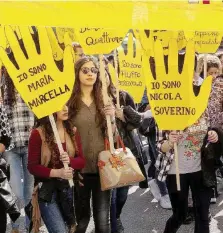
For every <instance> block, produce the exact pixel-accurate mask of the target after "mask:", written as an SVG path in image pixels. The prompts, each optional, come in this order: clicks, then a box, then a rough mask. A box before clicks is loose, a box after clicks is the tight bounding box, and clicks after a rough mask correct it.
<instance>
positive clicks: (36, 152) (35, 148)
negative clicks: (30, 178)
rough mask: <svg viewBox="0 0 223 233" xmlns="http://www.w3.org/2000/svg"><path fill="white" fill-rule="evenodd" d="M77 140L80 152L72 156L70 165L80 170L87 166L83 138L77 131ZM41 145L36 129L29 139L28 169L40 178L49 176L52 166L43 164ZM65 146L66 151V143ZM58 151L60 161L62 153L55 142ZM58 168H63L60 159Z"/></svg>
mask: <svg viewBox="0 0 223 233" xmlns="http://www.w3.org/2000/svg"><path fill="white" fill-rule="evenodd" d="M75 140H76V144H77V148H78V153H77V154H76V157H70V165H71V167H72V168H73V169H76V170H80V169H82V168H83V167H84V166H85V159H84V156H83V151H82V145H81V139H80V135H79V134H78V133H77V132H76V134H75ZM41 145H42V139H41V137H40V134H39V132H38V130H36V129H34V130H33V131H32V133H31V136H30V139H29V147H28V170H29V172H30V173H31V174H32V175H34V176H36V177H39V178H49V177H50V172H51V169H52V167H51V166H50V164H49V166H48V167H45V166H43V165H41ZM62 145H63V148H64V150H65V151H66V144H65V143H63V144H62ZM55 147H56V149H57V150H56V151H57V152H58V153H56V154H57V156H58V161H60V153H59V149H58V146H57V144H55ZM55 168H56V169H60V168H63V163H62V162H61V161H60V162H59V163H58V164H56V166H55Z"/></svg>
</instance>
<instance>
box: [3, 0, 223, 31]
mask: <svg viewBox="0 0 223 233" xmlns="http://www.w3.org/2000/svg"><path fill="white" fill-rule="evenodd" d="M200 2H202V1H200ZM83 13H84V15H83ZM12 16H13V17H12ZM105 17H106V18H105ZM210 17H211V18H210ZM222 18H223V3H222V0H211V4H190V3H188V0H179V1H170V0H162V1H157V0H153V1H152V0H144V1H140V2H139V1H129V0H122V1H120V0H113V1H106V0H100V1H96V0H91V1H85V0H82V1H80V0H79V1H75V0H72V1H71V0H70V1H52V0H48V1H40V0H38V1H37V0H36V1H20V0H14V1H1V2H0V22H1V24H11V25H37V26H40V25H42V26H60V27H73V28H82V27H89V28H93V27H95V28H97V27H100V28H101V27H103V28H126V29H130V28H132V29H134V28H137V29H145V28H148V29H154V30H162V29H165V30H198V31H207V30H212V31H215V30H217V31H218V30H220V31H221V30H223V25H222V24H221V23H213V22H220V20H221V19H222Z"/></svg>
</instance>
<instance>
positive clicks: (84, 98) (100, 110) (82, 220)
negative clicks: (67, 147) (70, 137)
mask: <svg viewBox="0 0 223 233" xmlns="http://www.w3.org/2000/svg"><path fill="white" fill-rule="evenodd" d="M75 75H76V81H75V85H74V89H73V93H72V95H71V98H70V101H69V103H68V106H69V112H70V119H71V121H72V122H73V124H74V125H75V126H76V127H77V129H78V131H79V132H80V135H81V139H82V147H83V153H84V156H85V159H86V166H85V168H84V169H82V176H83V180H82V181H81V182H82V183H83V186H79V187H77V192H78V205H79V207H78V215H77V218H78V226H77V233H84V232H86V230H87V227H88V223H89V221H90V216H91V207H90V199H91V195H92V204H93V217H94V222H95V232H97V233H109V232H110V231H111V229H110V220H109V212H110V196H111V192H110V190H108V191H101V185H100V178H99V171H98V166H97V163H98V155H99V153H100V152H101V151H103V150H104V139H105V137H106V121H105V116H106V115H109V116H111V118H112V123H113V130H115V125H114V120H115V108H114V106H113V105H107V106H104V105H103V99H102V90H101V81H100V78H99V70H98V67H97V64H96V62H95V61H94V60H93V59H92V58H90V57H84V58H81V59H80V60H79V61H78V62H77V63H76V64H75Z"/></svg>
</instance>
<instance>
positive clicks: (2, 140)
mask: <svg viewBox="0 0 223 233" xmlns="http://www.w3.org/2000/svg"><path fill="white" fill-rule="evenodd" d="M10 142H11V132H10V129H9V123H8V118H7V115H6V111H5V109H4V108H3V107H1V108H0V144H3V145H4V146H5V148H6V149H7V148H8V147H9V146H10ZM9 176H10V174H9V166H8V165H7V163H6V161H5V160H4V159H3V158H2V157H1V156H0V202H1V204H2V206H4V208H5V209H4V210H1V211H5V212H7V213H8V214H9V216H10V217H11V219H12V221H15V220H16V219H17V218H18V217H19V216H20V212H19V210H18V208H17V206H16V204H15V202H16V198H15V196H14V194H13V193H12V190H11V187H10V185H9V178H10V177H9Z"/></svg>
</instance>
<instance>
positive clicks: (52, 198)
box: [28, 106, 85, 233]
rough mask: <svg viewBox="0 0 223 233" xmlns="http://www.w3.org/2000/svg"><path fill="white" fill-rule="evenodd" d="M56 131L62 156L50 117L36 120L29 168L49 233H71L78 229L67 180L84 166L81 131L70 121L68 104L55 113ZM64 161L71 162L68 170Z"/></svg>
mask: <svg viewBox="0 0 223 233" xmlns="http://www.w3.org/2000/svg"><path fill="white" fill-rule="evenodd" d="M54 118H55V121H56V126H57V130H58V133H59V137H60V140H61V142H62V146H63V149H64V151H65V152H64V153H63V154H62V155H60V152H59V149H58V146H57V144H56V143H55V136H54V133H53V129H52V126H51V124H50V121H49V118H48V117H44V118H41V119H39V120H37V122H36V124H35V128H34V129H33V130H32V133H31V136H30V139H29V158H28V169H29V171H30V173H31V174H32V175H34V177H35V186H36V185H39V187H40V188H39V189H38V198H39V199H38V204H39V209H40V213H41V217H42V219H43V221H44V223H45V225H46V228H47V230H48V232H49V233H57V232H61V233H65V232H67V230H66V229H67V227H68V229H69V233H74V232H75V230H76V218H75V215H74V200H73V190H72V188H70V187H69V183H68V180H70V179H73V170H74V169H75V170H81V169H82V168H84V166H85V159H84V156H83V152H82V145H81V139H80V135H79V133H78V132H77V131H76V129H74V128H73V127H72V126H71V123H70V121H69V120H68V107H67V106H64V107H63V109H62V110H61V111H59V112H57V113H55V114H54ZM63 164H68V165H69V168H68V169H65V168H64V166H63Z"/></svg>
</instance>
